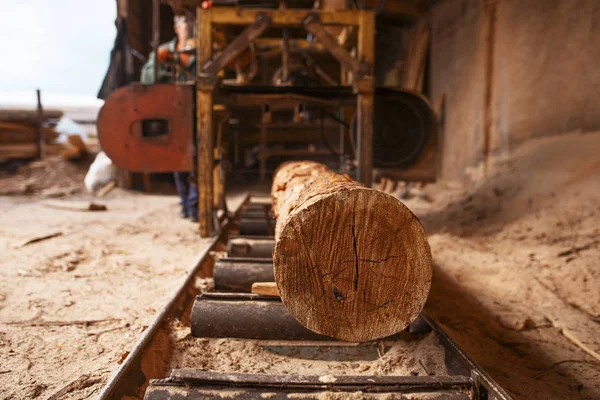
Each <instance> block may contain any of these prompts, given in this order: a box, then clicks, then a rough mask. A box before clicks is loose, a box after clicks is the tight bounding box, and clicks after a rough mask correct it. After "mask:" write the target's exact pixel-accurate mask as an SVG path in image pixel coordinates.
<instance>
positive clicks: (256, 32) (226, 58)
mask: <svg viewBox="0 0 600 400" xmlns="http://www.w3.org/2000/svg"><path fill="white" fill-rule="evenodd" d="M270 24H271V20H270V18H269V16H268V15H266V14H257V15H256V20H255V21H254V22H253V23H252V24H251V25H249V26H247V27H246V29H244V31H243V32H242V33H241V34H239V35H238V36H237V37H236V38H235V39H234V40H233V41H232V42H231V43H230V44H229V45H228V46H227V48H226V49H225V50H223V52H221V54H219V56H218V57H217V58H216V59H214V60H208V61H207V62H206V63H205V64H204V65H203V67H202V71H203V72H204V73H207V74H209V75H214V74H216V73H217V72H219V71H220V70H221V69H223V68H225V66H226V65H227V64H229V63H230V62H231V61H232V60H233V59H234V58H236V57H237V56H239V55H240V54H241V53H242V52H243V51H244V50H246V49H247V48H248V46H249V45H250V44H251V43H252V42H253V41H254V39H256V38H257V37H259V36H260V35H262V33H263V32H264V31H265V30H266V29H267V28H268V27H269V25H270Z"/></svg>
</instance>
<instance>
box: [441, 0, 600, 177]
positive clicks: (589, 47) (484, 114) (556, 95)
mask: <svg viewBox="0 0 600 400" xmlns="http://www.w3.org/2000/svg"><path fill="white" fill-rule="evenodd" d="M430 18H431V27H432V48H431V75H430V80H431V81H430V83H431V98H432V100H433V101H434V102H435V100H436V98H437V97H438V96H440V95H441V94H445V96H446V109H445V112H446V122H445V126H444V138H443V144H442V152H441V156H442V160H441V161H442V175H443V177H444V178H449V179H462V178H464V177H465V169H466V168H468V167H473V166H476V165H477V164H478V163H480V162H481V161H485V160H486V159H487V158H488V157H489V156H490V155H497V154H503V153H509V152H510V151H511V149H514V148H515V147H516V146H518V145H519V144H521V143H523V142H524V141H525V140H527V139H530V138H533V137H540V136H547V135H556V134H560V133H566V132H569V131H573V130H577V129H581V130H583V131H588V130H597V129H600V1H598V0H520V1H517V0H496V1H490V0H445V1H442V2H440V3H439V4H438V5H436V6H435V7H434V8H433V10H432V12H431V15H430ZM486 122H487V125H486Z"/></svg>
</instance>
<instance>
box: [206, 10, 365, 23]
mask: <svg viewBox="0 0 600 400" xmlns="http://www.w3.org/2000/svg"><path fill="white" fill-rule="evenodd" d="M214 10H215V11H214V13H213V17H212V20H213V24H215V25H250V24H252V23H253V22H254V21H255V20H256V15H257V14H259V13H265V14H267V15H269V16H270V17H271V20H272V24H273V25H275V26H302V21H303V20H304V18H306V17H307V16H308V15H310V14H318V15H319V18H320V19H321V23H322V24H323V25H358V24H359V22H358V14H357V13H356V11H353V10H337V11H333V10H332V11H319V10H305V9H304V10H302V9H284V10H273V9H260V8H255V9H240V8H238V7H219V8H218V9H214Z"/></svg>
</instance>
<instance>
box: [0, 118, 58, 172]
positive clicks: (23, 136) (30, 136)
mask: <svg viewBox="0 0 600 400" xmlns="http://www.w3.org/2000/svg"><path fill="white" fill-rule="evenodd" d="M61 116H62V111H60V110H45V111H44V113H43V121H42V131H43V135H44V142H45V143H52V142H53V141H54V140H56V138H58V136H59V133H58V132H56V130H55V129H54V127H55V126H56V124H57V123H58V120H59V119H60V117H61ZM38 126H39V121H38V113H37V111H35V110H22V109H0V161H8V160H14V159H31V158H35V157H36V156H37V154H38V147H39V144H38V134H39V133H38V129H39V128H38Z"/></svg>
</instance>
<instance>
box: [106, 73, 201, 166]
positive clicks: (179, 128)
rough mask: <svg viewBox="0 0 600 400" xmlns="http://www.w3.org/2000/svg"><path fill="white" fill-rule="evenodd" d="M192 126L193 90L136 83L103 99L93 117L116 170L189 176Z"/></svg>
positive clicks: (191, 163)
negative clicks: (96, 113)
mask: <svg viewBox="0 0 600 400" xmlns="http://www.w3.org/2000/svg"><path fill="white" fill-rule="evenodd" d="M193 123H194V92H193V86H191V85H169V84H159V85H153V86H143V85H139V84H135V85H130V86H126V87H123V88H121V89H119V90H116V91H115V92H113V93H112V94H111V95H110V97H109V98H108V99H106V102H105V103H104V106H103V107H102V109H101V110H100V114H99V115H98V123H97V125H98V137H99V139H100V145H101V146H102V149H103V150H104V152H105V153H106V155H107V156H108V157H109V158H110V159H111V160H112V161H113V164H115V165H116V166H117V167H119V168H123V169H126V170H129V171H134V172H174V171H192V169H193V165H194V164H193V150H194V149H193V140H194V125H193Z"/></svg>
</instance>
